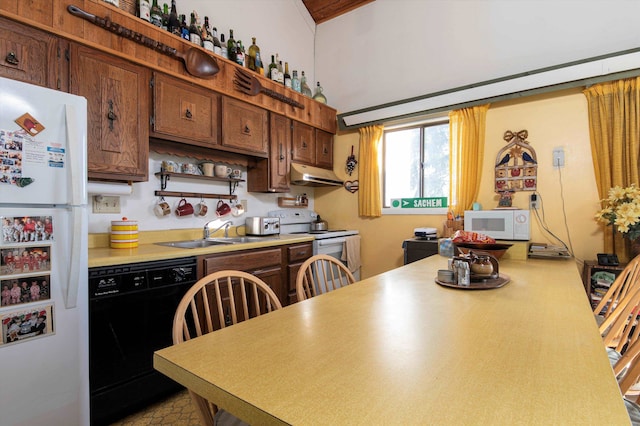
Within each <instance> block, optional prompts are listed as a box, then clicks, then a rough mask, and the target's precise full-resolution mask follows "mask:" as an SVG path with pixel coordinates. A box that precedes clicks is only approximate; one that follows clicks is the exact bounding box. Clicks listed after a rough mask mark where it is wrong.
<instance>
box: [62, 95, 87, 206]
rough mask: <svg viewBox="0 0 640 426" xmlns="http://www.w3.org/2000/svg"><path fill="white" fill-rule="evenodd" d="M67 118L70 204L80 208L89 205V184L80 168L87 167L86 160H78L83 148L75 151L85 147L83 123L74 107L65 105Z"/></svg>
mask: <svg viewBox="0 0 640 426" xmlns="http://www.w3.org/2000/svg"><path fill="white" fill-rule="evenodd" d="M65 116H66V124H67V153H68V161H67V166H68V170H69V182H68V185H69V193H70V194H71V199H70V200H69V204H70V205H72V206H80V205H83V204H86V203H87V199H86V197H87V195H86V194H87V182H86V181H85V180H84V179H80V178H81V177H82V173H81V170H78V168H79V167H86V158H77V157H78V155H82V153H83V152H84V151H83V150H82V149H81V148H78V149H74V148H75V147H82V146H84V145H85V141H83V140H81V136H80V134H79V132H78V130H79V127H78V126H80V125H81V123H79V121H78V112H77V111H76V108H75V106H74V105H70V104H65Z"/></svg>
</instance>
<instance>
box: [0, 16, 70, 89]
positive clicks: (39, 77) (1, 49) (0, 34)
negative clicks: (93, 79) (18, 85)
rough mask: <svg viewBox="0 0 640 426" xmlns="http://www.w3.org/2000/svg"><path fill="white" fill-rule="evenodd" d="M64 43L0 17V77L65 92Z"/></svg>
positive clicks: (66, 78)
mask: <svg viewBox="0 0 640 426" xmlns="http://www.w3.org/2000/svg"><path fill="white" fill-rule="evenodd" d="M66 45H67V42H66V41H64V40H62V39H59V38H58V37H55V36H53V35H51V34H49V33H46V32H44V31H39V30H36V29H34V28H33V27H29V26H26V25H22V24H19V23H17V22H14V21H10V20H8V19H5V18H0V77H6V78H11V79H13V80H19V81H23V82H26V83H31V84H37V85H38V86H43V87H48V88H50V89H57V90H63V91H66V90H67V89H68V84H67V80H68V76H67V61H66V60H65V59H64V49H65V48H66Z"/></svg>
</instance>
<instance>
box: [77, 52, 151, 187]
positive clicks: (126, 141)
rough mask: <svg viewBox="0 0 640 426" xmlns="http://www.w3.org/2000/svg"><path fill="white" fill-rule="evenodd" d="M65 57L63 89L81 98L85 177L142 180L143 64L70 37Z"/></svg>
mask: <svg viewBox="0 0 640 426" xmlns="http://www.w3.org/2000/svg"><path fill="white" fill-rule="evenodd" d="M69 61H70V62H69V64H70V87H69V90H70V92H71V93H73V94H75V95H80V96H84V97H85V98H87V119H88V124H87V160H88V173H89V178H90V179H92V178H93V179H106V180H116V181H136V182H140V181H146V180H148V175H149V97H150V88H149V78H150V77H149V70H148V69H147V68H144V67H141V66H138V65H134V64H132V63H130V62H128V61H124V60H122V59H120V58H117V57H115V56H111V55H108V54H105V53H101V52H98V51H96V50H94V49H90V48H87V47H84V46H81V45H79V44H75V43H71V46H70V60H69Z"/></svg>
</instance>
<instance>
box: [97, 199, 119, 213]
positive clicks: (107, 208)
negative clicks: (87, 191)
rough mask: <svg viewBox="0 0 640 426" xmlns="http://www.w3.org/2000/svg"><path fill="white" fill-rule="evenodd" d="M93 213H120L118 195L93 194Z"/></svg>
mask: <svg viewBox="0 0 640 426" xmlns="http://www.w3.org/2000/svg"><path fill="white" fill-rule="evenodd" d="M93 212H94V213H120V197H118V196H107V195H95V196H94V197H93Z"/></svg>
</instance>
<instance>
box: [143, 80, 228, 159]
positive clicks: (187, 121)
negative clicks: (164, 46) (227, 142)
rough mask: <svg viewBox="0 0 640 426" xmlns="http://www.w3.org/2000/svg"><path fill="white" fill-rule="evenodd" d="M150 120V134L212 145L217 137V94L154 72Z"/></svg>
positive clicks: (214, 144) (217, 139)
mask: <svg viewBox="0 0 640 426" xmlns="http://www.w3.org/2000/svg"><path fill="white" fill-rule="evenodd" d="M151 121H152V130H151V136H153V137H157V138H160V139H169V140H174V141H178V142H184V143H188V144H193V145H200V146H204V147H215V146H216V145H218V143H219V141H220V95H218V94H217V93H216V92H214V91H212V90H207V89H204V88H202V87H200V86H196V85H195V84H191V83H187V82H185V81H183V80H179V79H177V78H173V77H169V76H167V75H165V74H161V73H154V76H153V117H152V120H151Z"/></svg>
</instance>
